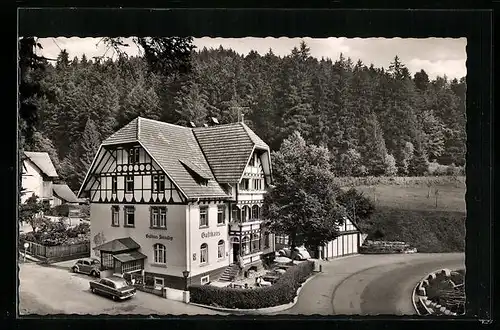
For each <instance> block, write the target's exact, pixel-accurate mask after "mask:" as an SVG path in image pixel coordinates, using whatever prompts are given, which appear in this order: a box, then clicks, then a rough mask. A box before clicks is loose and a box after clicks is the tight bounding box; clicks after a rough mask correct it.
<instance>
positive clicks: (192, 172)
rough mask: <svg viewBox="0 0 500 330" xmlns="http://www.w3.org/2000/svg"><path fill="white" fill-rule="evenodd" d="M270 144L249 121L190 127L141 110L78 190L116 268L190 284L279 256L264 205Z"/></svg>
mask: <svg viewBox="0 0 500 330" xmlns="http://www.w3.org/2000/svg"><path fill="white" fill-rule="evenodd" d="M270 184H271V158H270V150H269V147H268V146H267V144H266V143H264V142H263V141H262V140H261V139H260V138H259V137H258V136H257V135H256V134H255V133H254V132H253V131H252V130H251V129H250V128H249V127H248V126H247V125H245V124H244V123H243V122H238V123H232V124H223V125H215V126H211V127H195V128H191V127H183V126H177V125H172V124H168V123H164V122H159V121H155V120H151V119H146V118H141V117H137V118H136V119H134V120H132V121H131V122H130V123H128V124H127V125H125V126H124V127H123V128H121V129H120V130H118V131H117V132H116V133H115V134H113V135H112V136H110V137H109V138H108V139H106V140H105V141H104V142H103V143H102V145H101V146H100V148H99V150H98V152H97V155H96V157H95V158H94V161H93V163H92V165H91V167H90V168H89V170H88V172H87V175H86V178H85V180H84V182H83V185H82V187H81V189H80V192H79V194H78V197H82V196H85V197H88V198H90V218H91V226H90V227H91V247H92V249H93V250H94V253H95V255H96V256H100V258H101V263H102V265H103V266H104V267H107V268H108V270H109V271H110V272H111V273H119V274H123V273H130V272H139V274H141V273H142V274H143V275H144V276H145V277H146V278H149V279H152V280H153V281H152V282H153V283H154V286H159V287H161V286H166V287H170V288H176V289H184V288H185V286H187V285H188V284H205V283H208V282H213V281H217V280H221V279H223V278H225V275H227V274H229V273H230V272H231V271H232V270H233V269H234V267H237V266H235V263H238V262H239V264H244V267H245V268H250V267H259V265H260V266H261V265H262V259H263V258H265V257H266V255H271V254H272V255H274V251H275V250H274V237H273V235H272V234H271V233H270V232H269V231H268V230H267V229H266V228H265V226H264V225H263V220H262V216H261V206H262V203H263V199H264V195H265V193H266V191H267V188H268V187H269V185H270Z"/></svg>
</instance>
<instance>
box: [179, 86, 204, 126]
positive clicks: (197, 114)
mask: <svg viewBox="0 0 500 330" xmlns="http://www.w3.org/2000/svg"><path fill="white" fill-rule="evenodd" d="M174 104H175V105H176V108H175V111H176V113H177V120H176V123H177V124H178V125H182V126H189V123H190V122H193V123H194V124H195V125H196V126H201V125H203V124H205V123H206V119H207V115H208V114H207V105H208V104H207V98H206V96H205V94H204V93H203V92H202V91H200V88H199V85H198V84H197V83H196V82H195V81H189V82H187V83H186V84H184V85H183V86H182V88H181V90H180V91H179V93H178V94H177V95H176V96H175V100H174Z"/></svg>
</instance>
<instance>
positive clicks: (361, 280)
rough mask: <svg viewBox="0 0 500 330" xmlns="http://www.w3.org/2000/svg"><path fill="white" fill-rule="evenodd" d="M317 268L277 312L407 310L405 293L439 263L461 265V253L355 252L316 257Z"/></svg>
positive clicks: (408, 298)
mask: <svg viewBox="0 0 500 330" xmlns="http://www.w3.org/2000/svg"><path fill="white" fill-rule="evenodd" d="M322 267H323V272H322V273H319V274H318V275H316V276H315V277H314V278H313V279H311V280H310V281H309V282H308V283H307V284H306V285H305V286H304V287H303V288H302V290H301V292H300V296H299V300H298V302H297V304H296V305H295V306H294V307H292V308H291V309H289V310H287V311H283V312H280V313H277V314H308V315H314V314H320V315H380V314H388V315H411V314H415V313H416V312H415V310H414V308H413V304H412V301H411V295H412V291H413V288H414V287H415V285H416V284H417V283H418V281H420V280H421V279H422V278H423V277H425V276H426V275H427V274H429V273H430V272H432V271H435V270H437V269H441V268H450V269H452V270H454V269H460V268H465V254H463V253H440V254H421V253H418V254H397V255H396V254H395V255H358V256H352V257H345V258H341V259H336V260H332V261H329V262H322Z"/></svg>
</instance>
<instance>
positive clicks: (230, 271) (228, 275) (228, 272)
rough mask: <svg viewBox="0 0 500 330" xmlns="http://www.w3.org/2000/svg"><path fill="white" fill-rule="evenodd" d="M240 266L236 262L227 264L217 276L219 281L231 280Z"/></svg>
mask: <svg viewBox="0 0 500 330" xmlns="http://www.w3.org/2000/svg"><path fill="white" fill-rule="evenodd" d="M239 271H240V267H239V266H238V265H237V264H232V265H229V266H228V267H227V268H226V269H224V272H223V273H222V275H221V276H220V277H219V282H231V281H232V280H234V278H235V277H236V276H237V275H238V272H239Z"/></svg>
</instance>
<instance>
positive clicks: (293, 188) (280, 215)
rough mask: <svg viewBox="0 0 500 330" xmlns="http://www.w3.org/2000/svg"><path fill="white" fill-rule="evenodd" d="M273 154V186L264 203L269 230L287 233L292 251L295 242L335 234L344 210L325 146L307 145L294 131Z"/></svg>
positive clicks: (315, 242) (311, 243)
mask: <svg viewBox="0 0 500 330" xmlns="http://www.w3.org/2000/svg"><path fill="white" fill-rule="evenodd" d="M272 158H273V172H274V173H273V178H274V185H275V186H274V188H273V189H272V190H271V191H270V192H269V193H268V194H267V195H266V197H265V199H264V206H263V215H264V217H265V218H266V219H268V223H267V225H268V226H269V228H270V229H271V231H273V232H274V233H276V234H280V235H288V237H289V238H290V242H291V248H292V251H293V249H294V248H295V247H296V246H298V245H302V244H305V245H307V246H319V245H323V244H325V243H326V242H328V241H331V240H332V239H334V238H336V237H337V236H338V226H339V225H341V224H342V223H343V216H344V215H345V210H344V209H343V208H342V207H340V206H339V205H338V204H337V202H336V197H337V196H338V194H339V188H338V187H337V186H336V185H335V183H334V176H333V174H332V172H331V170H330V163H329V159H330V156H329V152H328V150H327V149H326V148H323V147H317V146H315V145H307V144H306V142H305V140H304V139H303V138H302V136H301V135H300V133H298V132H294V133H293V134H292V135H291V136H290V137H288V138H287V139H285V140H284V141H283V143H282V144H281V148H280V149H279V151H277V152H273V153H272Z"/></svg>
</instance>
